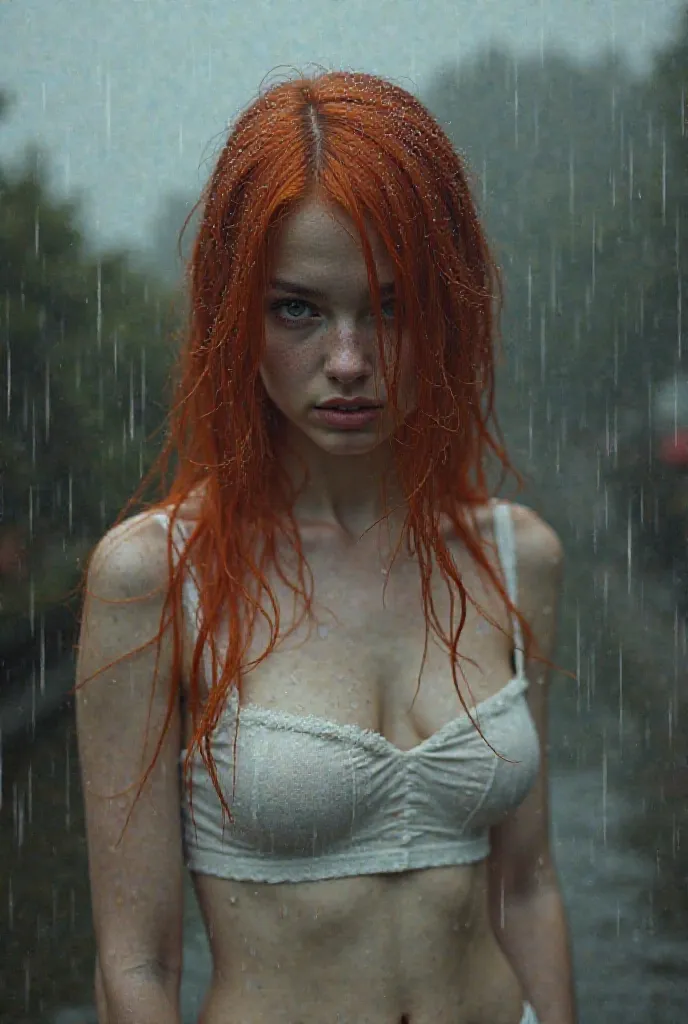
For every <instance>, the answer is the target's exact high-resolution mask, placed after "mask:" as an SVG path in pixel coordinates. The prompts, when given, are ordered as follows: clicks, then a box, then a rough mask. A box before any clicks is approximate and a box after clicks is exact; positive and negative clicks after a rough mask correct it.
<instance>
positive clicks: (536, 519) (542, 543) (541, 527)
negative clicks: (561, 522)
mask: <svg viewBox="0 0 688 1024" xmlns="http://www.w3.org/2000/svg"><path fill="white" fill-rule="evenodd" d="M510 509H511V517H512V522H513V524H514V534H515V540H516V554H517V558H518V564H519V570H525V571H526V572H527V571H529V570H534V571H537V572H539V573H544V574H545V575H547V576H551V578H552V579H553V580H557V579H559V578H560V576H561V571H562V567H563V563H564V546H563V544H562V542H561V539H560V537H559V534H558V533H557V532H556V530H554V528H553V527H552V526H550V525H549V523H546V522H545V520H544V519H542V518H541V517H540V516H539V515H538V514H537V512H535V511H533V509H532V508H528V507H527V506H526V505H519V504H517V503H515V502H512V503H511V504H510Z"/></svg>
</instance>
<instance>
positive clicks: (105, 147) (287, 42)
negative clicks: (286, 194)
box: [0, 0, 686, 242]
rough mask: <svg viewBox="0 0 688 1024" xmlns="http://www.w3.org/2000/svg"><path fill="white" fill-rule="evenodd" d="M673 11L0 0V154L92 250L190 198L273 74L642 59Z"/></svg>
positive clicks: (591, 0)
mask: <svg viewBox="0 0 688 1024" xmlns="http://www.w3.org/2000/svg"><path fill="white" fill-rule="evenodd" d="M685 2H686V0H0V88H9V89H10V90H11V91H12V92H13V93H14V94H15V97H16V106H15V107H14V110H13V112H12V114H11V119H10V121H9V122H7V123H6V124H5V125H3V126H2V127H1V128H0V154H1V155H2V156H6V155H14V154H16V153H17V151H18V150H19V149H20V147H21V146H22V145H23V144H24V143H25V142H26V141H29V140H32V139H37V140H39V141H40V142H42V143H43V144H44V145H45V146H46V147H47V149H48V150H49V152H50V154H51V155H52V157H53V160H52V166H53V170H54V184H55V187H56V189H58V190H59V191H63V190H67V191H70V192H73V191H74V190H75V189H78V190H82V191H83V192H84V194H85V198H86V204H85V215H86V218H87V224H88V226H89V229H90V230H92V231H93V232H94V234H95V235H96V237H98V238H99V239H102V240H104V241H112V242H118V241H128V240H131V241H135V240H138V239H141V238H143V237H145V235H146V233H147V232H148V230H149V228H150V224H151V220H152V218H153V216H154V215H155V213H156V210H157V204H158V202H159V200H160V198H161V197H162V196H163V195H164V194H165V193H166V192H169V191H171V190H177V189H179V190H183V191H189V192H192V193H194V194H197V193H198V191H199V190H200V189H201V187H202V185H203V183H204V181H205V179H206V177H207V175H208V172H209V161H210V160H212V157H213V155H214V154H215V153H216V152H217V149H218V146H219V143H220V141H221V138H222V133H223V132H224V131H225V130H226V126H227V124H228V123H229V122H230V121H231V120H232V119H233V118H234V117H235V115H236V114H237V112H238V111H239V110H240V109H242V108H243V107H244V106H246V105H247V104H248V102H249V101H250V100H251V99H252V98H253V97H254V96H255V95H256V93H257V91H258V88H259V86H260V84H261V81H262V80H263V78H264V77H265V76H266V75H267V74H269V73H270V72H273V71H274V70H275V69H276V68H277V66H278V65H289V66H293V65H296V66H298V67H303V66H304V65H307V64H308V63H318V64H324V65H326V66H327V67H337V68H339V67H350V68H355V69H356V70H362V71H370V72H373V73H377V74H382V75H385V76H388V77H391V78H393V79H395V80H396V81H398V82H400V83H401V84H402V85H405V86H406V88H409V89H410V90H411V91H412V92H415V93H417V94H422V91H423V88H424V86H425V84H426V83H427V82H428V81H429V79H430V77H431V75H432V72H433V70H434V69H435V67H436V66H437V64H438V63H439V62H441V61H444V60H451V59H457V58H461V57H463V56H466V55H467V54H470V53H471V52H472V51H475V50H476V49H477V48H479V47H481V46H484V45H486V44H487V43H489V42H491V41H495V42H501V43H503V44H505V45H509V46H511V47H513V48H517V49H519V50H521V51H523V50H526V51H527V50H536V51H538V50H539V49H540V48H541V47H542V46H543V45H544V46H546V45H547V44H548V43H550V44H551V43H554V44H556V45H558V46H560V47H565V48H566V49H568V50H570V51H571V52H572V53H575V54H576V55H579V56H581V57H585V56H588V55H590V54H593V53H595V52H597V51H599V50H601V49H604V48H608V47H615V48H616V49H617V50H621V51H623V52H625V53H627V54H628V56H629V57H630V59H631V60H633V61H634V62H639V63H641V62H643V61H646V60H647V59H648V56H649V55H650V54H651V53H652V51H653V50H654V49H655V48H656V47H658V46H660V45H661V44H662V43H663V42H664V41H665V40H666V39H667V37H668V35H669V34H670V33H671V31H672V27H673V26H674V25H675V24H676V17H677V13H678V12H679V11H680V10H681V9H682V7H683V6H685Z"/></svg>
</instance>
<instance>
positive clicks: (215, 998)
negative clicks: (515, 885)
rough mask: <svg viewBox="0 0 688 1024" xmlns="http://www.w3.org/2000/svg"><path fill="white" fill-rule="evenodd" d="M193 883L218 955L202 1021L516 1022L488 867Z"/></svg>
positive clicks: (517, 993) (516, 992)
mask: <svg viewBox="0 0 688 1024" xmlns="http://www.w3.org/2000/svg"><path fill="white" fill-rule="evenodd" d="M195 885H196V890H197V893H198V897H199V902H200V904H201V907H202V910H203V915H204V918H205V921H206V927H207V929H208V932H209V934H210V935H211V936H212V940H211V941H212V948H213V976H214V979H215V980H214V985H213V990H212V992H211V996H210V1000H209V1004H208V1010H209V1012H208V1015H207V1016H204V1018H203V1019H204V1024H216V1021H217V1022H218V1024H220V1022H222V1024H225V1022H226V1021H227V1020H228V1019H231V1018H230V1017H228V1013H229V1010H230V1008H232V1012H233V1013H236V1014H237V1017H236V1019H237V1020H242V1019H246V1020H262V1019H265V1020H274V1021H281V1020H284V1021H285V1024H286V1022H288V1021H293V1019H294V1015H295V1014H297V1013H298V1019H299V1020H303V1021H304V1024H305V1022H308V1024H310V1022H311V1021H312V1022H313V1024H316V1022H317V1024H322V1022H323V1021H325V1020H330V1019H331V1020H336V1019H341V1020H351V1021H361V1020H369V1021H375V1022H380V1024H382V1022H385V1024H387V1022H389V1024H398V1022H399V1021H400V1020H401V1019H402V1017H403V1015H404V1014H405V1015H406V1016H407V1018H408V1020H409V1021H410V1024H430V1021H432V1022H433V1024H464V1022H465V1024H519V1021H520V1012H519V1011H520V1007H521V1005H522V1002H523V993H522V991H521V988H520V985H519V984H518V982H517V980H516V978H515V975H514V974H513V971H512V969H511V967H510V965H509V964H508V963H507V961H506V959H505V958H504V955H503V954H502V952H501V949H500V948H499V946H498V944H497V942H496V940H495V938H494V935H493V932H492V928H491V925H490V921H489V913H488V899H487V871H486V866H485V864H484V863H483V864H476V865H472V866H465V867H458V868H456V867H454V868H438V869H431V870H427V871H417V872H408V873H405V874H400V875H391V876H385V875H380V876H370V877H359V878H350V879H336V880H332V881H324V882H317V883H305V884H303V885H297V886H295V885H287V884H285V885H277V886H273V885H254V884H250V885H248V884H246V883H237V882H228V881H222V880H219V879H215V878H208V877H197V878H195ZM239 1008H241V1010H239ZM211 1010H212V1015H211V1013H210V1011H211ZM337 1014H339V1015H340V1016H339V1018H338V1017H337Z"/></svg>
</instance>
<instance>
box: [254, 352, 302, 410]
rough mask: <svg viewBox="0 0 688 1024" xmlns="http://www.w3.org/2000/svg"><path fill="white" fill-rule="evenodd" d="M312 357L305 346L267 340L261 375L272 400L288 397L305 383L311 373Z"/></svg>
mask: <svg viewBox="0 0 688 1024" xmlns="http://www.w3.org/2000/svg"><path fill="white" fill-rule="evenodd" d="M311 363H312V358H311V356H310V354H309V352H308V349H307V347H306V346H299V347H297V346H295V345H293V344H289V342H282V341H278V342H276V341H273V342H268V344H267V346H266V349H265V354H264V356H263V364H262V366H261V371H260V373H261V377H262V379H263V383H264V385H265V389H266V391H267V392H268V394H269V395H270V397H271V398H272V399H273V400H276V399H277V398H278V397H281V398H288V397H289V395H290V394H293V393H296V392H298V391H299V390H301V389H302V388H303V387H304V385H306V384H307V382H308V380H309V378H310V376H311V375H312V367H311Z"/></svg>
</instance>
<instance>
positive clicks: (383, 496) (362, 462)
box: [280, 443, 406, 541]
mask: <svg viewBox="0 0 688 1024" xmlns="http://www.w3.org/2000/svg"><path fill="white" fill-rule="evenodd" d="M280 461H281V462H282V465H283V466H284V467H285V468H286V470H287V472H288V473H289V475H290V477H291V479H292V480H293V482H294V484H295V486H296V487H297V489H298V491H299V493H298V497H297V499H296V502H295V505H294V514H295V516H296V519H297V521H300V522H304V523H305V522H311V523H317V524H318V525H322V526H329V527H333V528H335V529H337V530H339V531H341V532H342V533H343V534H345V535H346V537H347V538H348V539H350V540H352V541H357V540H358V539H360V537H361V536H362V535H363V534H364V533H366V531H368V530H370V529H371V528H373V527H375V524H376V523H378V522H379V520H381V519H383V517H385V516H388V518H387V519H386V522H382V523H380V529H382V530H388V529H389V528H390V527H392V530H393V532H396V530H395V529H394V526H395V524H396V525H397V526H398V527H400V526H401V524H402V523H403V520H404V518H405V515H406V503H405V502H404V500H403V497H402V493H401V488H400V486H399V482H398V480H397V477H396V473H395V471H394V465H393V457H392V449H391V445H389V444H383V445H380V446H379V447H378V448H376V449H375V450H374V451H373V452H370V453H369V454H366V455H351V456H346V455H342V456H337V455H331V454H328V453H327V452H323V451H322V450H321V449H318V448H316V447H315V446H312V445H310V444H309V443H306V444H303V443H301V444H299V443H296V444H293V443H292V444H290V445H289V447H287V446H286V445H285V447H284V448H283V450H282V451H281V452H280ZM384 483H386V493H385V487H384ZM388 513H389V515H388Z"/></svg>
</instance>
